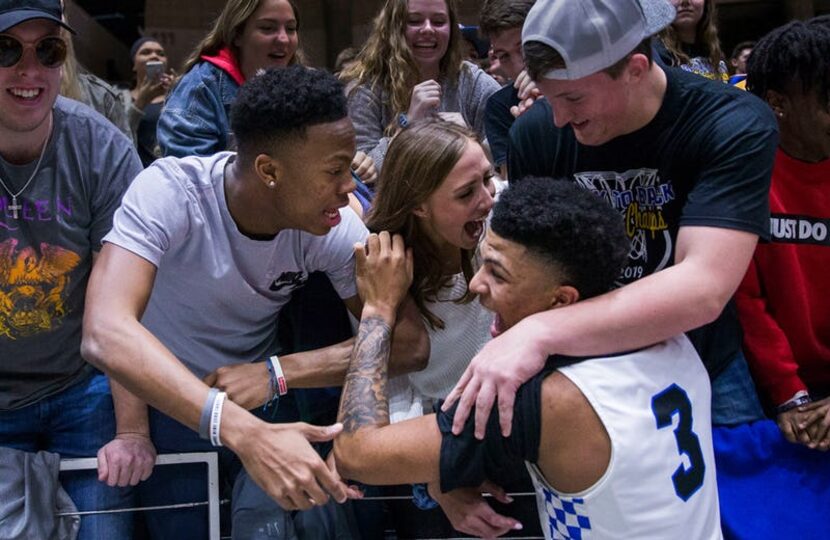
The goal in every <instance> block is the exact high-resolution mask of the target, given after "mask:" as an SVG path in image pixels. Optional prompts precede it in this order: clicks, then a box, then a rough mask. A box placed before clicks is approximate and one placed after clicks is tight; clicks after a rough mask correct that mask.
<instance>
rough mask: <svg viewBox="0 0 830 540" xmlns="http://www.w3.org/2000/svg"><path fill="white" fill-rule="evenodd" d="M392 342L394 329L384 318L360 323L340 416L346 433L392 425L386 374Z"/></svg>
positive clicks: (371, 318)
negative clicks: (364, 428) (367, 427)
mask: <svg viewBox="0 0 830 540" xmlns="http://www.w3.org/2000/svg"><path fill="white" fill-rule="evenodd" d="M391 343H392V329H391V328H390V326H389V324H387V322H386V321H384V320H383V319H382V318H381V317H367V318H365V319H363V320H361V321H360V328H359V329H358V331H357V339H356V340H355V345H354V350H353V351H352V359H351V363H350V364H349V371H348V372H347V373H346V380H345V382H344V384H343V396H342V398H341V400H340V413H339V414H338V421H339V422H342V423H343V430H344V431H345V432H346V433H353V432H355V431H357V430H358V429H360V428H361V427H363V426H371V425H376V426H383V425H386V424H388V423H389V406H388V397H387V395H386V373H387V369H388V364H389V362H388V360H389V348H390V346H391Z"/></svg>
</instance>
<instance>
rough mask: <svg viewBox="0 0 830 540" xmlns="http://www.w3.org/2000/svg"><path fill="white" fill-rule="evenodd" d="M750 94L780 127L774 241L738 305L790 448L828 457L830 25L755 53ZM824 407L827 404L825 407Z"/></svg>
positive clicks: (751, 356) (790, 29)
mask: <svg viewBox="0 0 830 540" xmlns="http://www.w3.org/2000/svg"><path fill="white" fill-rule="evenodd" d="M747 88H748V89H749V90H750V91H751V92H753V93H755V94H756V95H758V96H759V97H761V98H762V99H764V100H765V101H766V102H767V103H768V104H769V105H770V107H771V108H772V110H773V112H774V113H775V117H776V119H777V120H778V126H779V129H780V143H779V146H778V152H777V154H776V158H775V165H774V169H773V173H772V185H771V188H770V212H771V217H770V237H771V238H770V242H768V243H763V244H759V245H758V247H757V249H756V251H755V254H754V256H753V259H752V263H751V265H750V267H749V270H748V272H747V274H746V277H745V278H744V281H743V283H742V284H741V286H740V288H739V289H738V292H737V295H736V300H737V306H738V310H739V315H740V319H741V323H742V326H743V329H744V349H745V352H746V357H747V360H748V361H749V364H750V367H751V369H752V372H753V375H754V377H755V380H756V383H757V384H758V387H759V390H760V391H761V394H762V396H763V397H764V398H766V400H767V402H768V404H769V405H770V406H771V407H774V410H775V415H776V421H777V423H778V427H779V428H780V429H781V432H782V433H783V434H784V436H785V437H786V438H787V440H789V441H790V442H800V443H802V444H805V445H807V446H808V447H809V448H817V449H819V450H828V449H830V430H829V429H830V398H828V395H830V309H828V308H827V297H828V294H830V278H828V274H827V268H828V267H830V231H828V228H830V190H828V189H827V180H828V178H830V17H827V16H824V17H818V18H815V19H812V20H810V21H807V22H801V21H794V22H791V23H789V24H787V25H785V26H782V27H781V28H778V29H776V30H774V31H773V32H771V33H770V34H769V35H767V36H766V37H765V38H764V39H763V40H762V41H761V42H759V43H758V46H757V47H756V48H755V49H754V50H753V52H752V56H751V57H750V61H749V64H748V77H747ZM822 398H823V399H822Z"/></svg>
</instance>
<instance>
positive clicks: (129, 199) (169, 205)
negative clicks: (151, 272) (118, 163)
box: [104, 160, 190, 267]
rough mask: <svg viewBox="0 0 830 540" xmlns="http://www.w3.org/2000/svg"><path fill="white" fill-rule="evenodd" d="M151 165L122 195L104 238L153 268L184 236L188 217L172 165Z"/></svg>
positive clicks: (186, 198) (175, 170) (186, 202)
mask: <svg viewBox="0 0 830 540" xmlns="http://www.w3.org/2000/svg"><path fill="white" fill-rule="evenodd" d="M168 161H169V160H164V162H165V163H160V164H157V165H153V166H150V167H148V168H147V169H145V170H144V171H142V172H141V173H140V174H139V175H138V176H137V177H136V179H135V180H134V181H133V183H132V184H131V185H130V187H129V188H128V189H127V192H126V193H125V194H124V199H123V200H122V201H121V206H120V207H119V208H118V210H116V211H115V214H114V216H113V224H112V230H111V231H110V232H109V233H108V234H107V235H106V237H104V242H110V243H112V244H115V245H117V246H119V247H122V248H124V249H126V250H128V251H131V252H132V253H135V254H136V255H138V256H139V257H142V258H143V259H146V260H148V261H149V262H151V263H152V264H153V265H155V266H156V267H158V266H159V263H160V261H161V258H162V256H163V255H164V253H165V252H166V251H168V250H169V249H170V247H171V246H172V245H176V244H177V243H178V242H179V241H181V240H182V239H183V238H185V237H186V236H187V233H188V230H189V227H190V213H189V212H188V211H187V208H188V206H190V205H189V198H188V197H187V193H186V191H185V188H184V187H183V186H182V185H181V184H180V183H179V182H177V181H176V180H175V179H174V178H175V174H176V172H178V173H179V174H182V172H181V171H180V170H179V169H178V167H176V166H175V165H173V164H172V163H166V162H168Z"/></svg>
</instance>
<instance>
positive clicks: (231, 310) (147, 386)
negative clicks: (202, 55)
mask: <svg viewBox="0 0 830 540" xmlns="http://www.w3.org/2000/svg"><path fill="white" fill-rule="evenodd" d="M232 123H233V130H234V133H235V134H236V138H237V142H238V148H239V151H238V153H231V152H225V153H220V154H217V155H215V156H210V157H195V156H194V157H188V158H183V159H176V158H166V159H162V160H159V161H157V162H156V163H155V164H154V165H153V166H151V167H150V168H149V169H148V170H147V171H145V172H144V173H143V174H141V175H140V176H139V177H138V178H137V179H136V181H135V182H134V184H133V185H132V186H131V187H130V189H129V190H128V191H127V194H126V195H125V197H124V202H123V205H122V207H121V208H120V209H119V210H118V211H117V212H116V214H115V218H114V226H113V231H112V232H111V233H110V234H109V235H108V236H107V237H106V238H105V246H104V249H103V251H102V254H101V263H100V267H98V268H96V271H95V272H94V274H93V275H92V278H91V285H90V294H89V296H88V308H89V309H88V313H87V317H86V320H85V336H84V352H85V354H86V357H87V358H88V359H89V360H90V361H92V362H94V363H95V364H97V365H100V366H102V367H103V368H104V369H106V371H107V372H108V373H110V374H112V376H113V377H114V378H116V379H117V380H119V381H121V382H123V383H124V384H125V385H126V386H127V387H129V388H130V389H132V390H134V391H136V393H137V394H138V395H139V396H141V398H143V399H145V400H147V402H149V403H150V404H151V405H153V406H154V407H156V408H157V409H158V410H160V411H161V412H163V413H164V414H165V415H169V416H170V417H172V418H173V419H175V420H177V421H178V422H181V423H182V424H184V425H185V426H187V427H188V428H190V429H191V430H195V429H196V428H197V427H198V428H199V432H200V435H201V436H202V438H209V439H211V444H212V445H213V446H217V445H221V444H226V445H227V446H228V447H229V448H230V450H232V451H233V453H235V454H236V456H238V458H239V459H240V460H241V462H242V465H243V466H244V469H245V471H244V473H243V474H240V475H239V476H238V477H237V479H236V483H237V487H235V489H234V493H235V494H238V493H239V492H242V493H246V488H239V485H240V482H247V480H246V479H247V478H248V477H250V478H251V479H253V480H254V482H256V484H258V485H259V486H260V487H261V488H262V489H263V490H264V491H265V493H267V494H268V495H270V496H271V497H272V498H273V499H276V501H277V502H278V503H279V505H280V506H281V507H282V508H283V509H286V510H291V509H297V508H299V509H307V508H310V507H311V506H312V505H320V504H324V503H326V501H327V500H328V498H329V496H332V497H333V498H335V499H337V500H338V501H342V500H344V499H345V498H346V495H347V493H348V491H347V489H346V487H345V485H344V484H343V483H342V482H341V481H340V479H339V477H338V476H337V474H336V473H335V472H332V471H330V470H328V469H327V468H326V466H325V464H324V463H323V461H322V460H321V459H320V458H319V457H318V456H317V454H316V453H315V452H314V450H313V449H312V448H311V446H310V445H309V442H308V441H312V442H314V441H320V440H328V439H330V438H332V437H333V436H334V435H335V434H336V433H337V432H338V431H339V427H332V428H323V427H312V426H309V425H306V424H297V423H292V424H275V423H266V422H263V421H261V420H259V419H257V418H256V417H255V416H254V415H252V414H251V413H249V412H248V411H247V410H246V409H255V408H256V409H257V410H259V409H261V406H262V405H263V404H264V403H266V402H267V401H269V400H272V399H273V398H274V397H275V396H276V397H277V398H278V399H279V400H280V402H279V409H278V412H277V414H278V415H283V413H284V412H285V410H286V409H287V408H288V407H289V403H287V402H285V401H284V400H290V398H291V396H290V394H288V395H284V392H283V390H284V389H285V388H284V386H287V387H288V388H302V387H316V386H331V385H340V384H342V380H343V376H344V375H345V371H346V367H347V365H348V358H349V354H350V352H351V341H349V342H345V343H342V344H339V345H335V346H332V347H327V348H324V349H320V350H316V351H310V352H306V353H298V354H291V355H285V356H284V357H282V358H278V359H276V360H274V358H276V356H274V352H275V350H276V335H275V331H276V328H275V320H276V315H277V314H278V312H279V310H280V309H281V308H282V306H283V305H284V304H285V303H286V302H287V301H288V299H289V298H290V295H291V291H292V290H294V289H296V288H298V287H299V286H301V285H302V284H303V282H304V281H305V280H306V279H307V277H308V275H309V273H311V272H314V271H322V272H325V273H326V274H327V275H328V277H329V279H330V280H331V282H332V284H333V286H334V288H335V290H336V291H337V292H338V293H339V295H340V297H341V298H343V301H344V303H345V304H346V306H347V307H348V308H349V310H350V311H351V312H352V313H353V314H356V315H357V314H359V313H360V311H361V309H362V303H361V301H360V299H359V297H358V296H357V290H356V287H355V283H354V270H353V245H354V243H355V242H359V241H362V240H363V239H364V238H365V237H366V235H367V231H366V228H365V227H364V226H363V224H362V223H361V222H360V220H359V218H358V217H357V216H356V215H355V214H354V212H353V211H352V210H350V209H349V208H347V204H348V195H349V193H351V192H352V191H353V190H354V183H353V180H352V178H351V175H350V164H351V162H352V157H353V156H354V152H355V136H354V128H353V127H352V124H351V121H350V120H349V118H348V116H347V109H346V101H345V96H344V93H343V87H342V85H341V84H340V83H339V82H338V81H337V79H335V78H334V77H333V76H331V75H329V74H327V73H325V72H323V71H319V70H310V69H307V68H303V67H299V66H297V67H291V68H285V69H279V70H272V71H267V72H265V73H264V74H262V75H259V76H257V77H254V78H253V79H250V80H249V81H248V82H246V84H245V85H244V86H243V87H242V89H241V90H240V93H239V94H238V96H237V101H236V103H235V104H234V108H233V111H232ZM395 337H396V346H397V350H398V355H397V356H396V358H395V360H396V363H397V368H398V370H399V371H401V372H403V371H408V370H412V369H413V368H418V367H420V366H421V364H422V362H424V361H425V359H426V358H427V357H428V352H427V349H428V344H427V337H426V332H425V330H424V328H423V324H422V323H421V321H420V318H419V317H418V316H417V313H416V311H415V310H414V305H411V306H409V307H408V308H405V313H404V314H403V315H402V319H401V324H399V325H398V327H397V329H396V336H395ZM269 357H270V358H269ZM280 372H282V374H283V375H284V377H280V376H279V375H280ZM202 379H204V381H207V383H208V384H205V382H204V381H203V380H202ZM209 386H213V387H214V388H215V389H219V390H223V391H224V392H225V393H226V394H227V400H225V394H224V393H220V394H216V393H215V392H213V391H211V389H210V388H209ZM280 396H282V397H280ZM217 402H218V403H219V405H216V403H217ZM133 412H134V413H135V414H136V415H143V417H144V418H145V419H146V409H144V408H142V407H136V408H134V409H133ZM280 420H283V421H285V420H290V418H285V417H281V418H280ZM145 422H146V420H145ZM150 424H151V425H150V427H151V429H153V436H154V440H155V439H156V435H157V434H158V436H159V439H161V438H162V437H163V438H164V439H165V441H166V442H165V444H169V445H170V446H169V447H168V449H170V450H173V449H175V448H174V446H175V445H178V446H179V447H184V446H186V447H187V449H195V448H200V449H202V450H205V449H210V448H211V446H210V445H209V444H208V443H207V442H203V441H199V440H198V438H197V437H196V434H194V433H193V432H192V431H190V432H189V433H188V432H187V431H183V430H180V429H178V427H176V426H171V425H170V422H169V419H165V417H162V416H160V415H156V414H155V413H153V414H151V416H150ZM161 424H165V425H166V426H167V427H164V428H163V429H157V428H158V427H159V426H160V425H161ZM173 432H175V434H176V435H175V436H174V437H171V436H170V434H171V433H173ZM199 444H201V445H202V446H201V447H200V446H199ZM222 455H223V453H220V457H221V456H222ZM225 455H227V454H226V453H225ZM247 485H248V486H249V487H251V485H250V482H247ZM175 488H176V483H171V484H170V485H169V486H168V488H165V489H169V490H173V489H175ZM257 489H259V488H254V491H256V490H257ZM238 502H239V500H238V497H235V500H234V501H233V504H234V510H233V514H234V523H233V527H234V534H235V535H239V537H246V536H245V534H244V533H240V530H241V529H240V528H241V527H247V528H246V530H248V529H249V528H250V523H251V519H246V518H249V517H250V515H249V514H245V513H243V512H241V510H240V509H239V506H240V505H239V504H238ZM246 502H247V501H246ZM259 504H260V501H257V502H256V505H259ZM266 512H267V510H266ZM272 512H273V515H280V514H278V512H279V510H278V509H274V510H272ZM257 516H262V513H257ZM272 521H273V519H272V520H269V523H271V522H272ZM178 526H179V528H180V529H179V530H182V528H184V527H182V525H181V522H180V521H179V523H178ZM198 526H199V524H198V523H196V522H195V521H194V525H193V527H198ZM187 530H188V531H193V530H195V529H191V528H190V527H189V526H188V527H187Z"/></svg>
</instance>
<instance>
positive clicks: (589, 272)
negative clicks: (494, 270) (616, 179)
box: [490, 177, 630, 299]
mask: <svg viewBox="0 0 830 540" xmlns="http://www.w3.org/2000/svg"><path fill="white" fill-rule="evenodd" d="M490 226H491V228H492V230H493V232H494V233H496V234H497V235H499V236H501V237H502V238H505V239H507V240H510V241H511V242H516V243H517V244H521V245H522V246H524V247H526V248H527V249H528V250H530V251H531V252H532V253H535V254H537V255H539V256H541V257H542V258H543V259H544V260H546V261H549V262H550V263H551V264H552V265H553V266H554V267H555V269H556V271H557V272H559V273H560V275H561V276H562V282H563V284H564V285H570V286H572V287H574V288H576V290H577V291H579V295H580V298H582V299H585V298H590V297H592V296H597V295H599V294H602V293H605V292H608V291H609V290H611V288H612V287H613V286H614V281H615V280H616V279H617V278H618V277H619V275H620V272H621V271H622V269H623V268H624V267H625V264H626V262H627V260H628V252H629V249H630V241H629V240H628V237H627V236H626V235H625V231H624V228H623V219H622V216H621V215H620V213H619V212H618V211H616V210H615V209H614V208H612V207H611V206H610V205H609V204H608V203H607V202H606V201H604V200H602V199H601V198H600V197H597V196H596V195H595V194H593V193H591V192H590V191H587V190H585V189H583V188H580V187H579V186H577V185H575V184H574V183H573V182H571V181H568V180H554V179H552V178H534V177H527V178H523V179H522V181H521V182H514V183H511V184H510V187H509V188H507V189H506V190H505V191H503V192H502V193H501V196H500V198H499V201H498V202H497V203H496V206H495V207H494V208H493V218H492V221H491V224H490Z"/></svg>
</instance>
